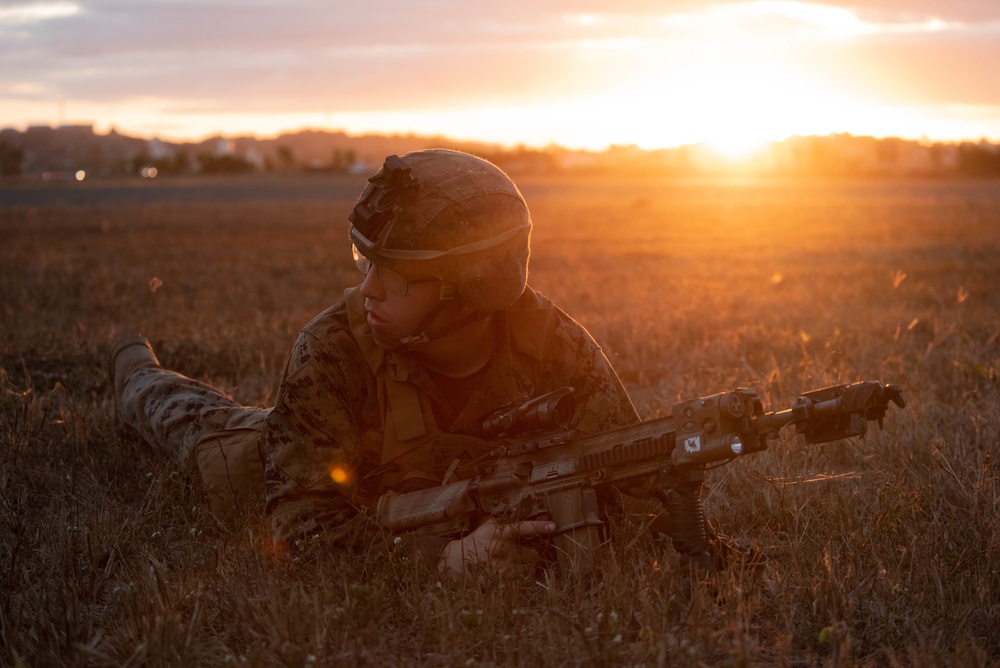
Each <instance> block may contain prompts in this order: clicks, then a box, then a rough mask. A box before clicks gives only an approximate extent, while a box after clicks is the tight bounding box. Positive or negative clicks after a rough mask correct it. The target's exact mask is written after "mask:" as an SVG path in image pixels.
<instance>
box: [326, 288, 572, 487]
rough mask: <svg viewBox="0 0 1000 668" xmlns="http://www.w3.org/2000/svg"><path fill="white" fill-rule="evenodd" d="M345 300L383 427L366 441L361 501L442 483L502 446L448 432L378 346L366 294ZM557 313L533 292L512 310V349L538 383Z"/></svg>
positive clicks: (351, 294) (427, 401)
mask: <svg viewBox="0 0 1000 668" xmlns="http://www.w3.org/2000/svg"><path fill="white" fill-rule="evenodd" d="M344 301H345V303H346V305H347V316H348V322H349V325H350V328H351V333H352V334H353V335H354V338H355V340H356V341H357V343H358V346H359V347H360V348H361V351H362V353H363V354H364V357H365V359H366V360H367V362H368V365H369V367H370V368H371V371H372V373H373V374H374V376H375V380H376V387H377V392H378V396H377V399H378V407H379V414H380V417H381V421H382V425H383V436H382V442H381V444H378V443H377V439H372V438H362V443H363V445H362V453H361V460H362V466H363V467H364V468H365V469H367V471H366V472H365V473H364V474H362V476H361V479H360V480H359V481H358V486H357V488H356V490H355V497H356V499H355V500H356V501H357V502H358V503H360V504H363V505H369V504H371V503H373V502H374V501H375V500H376V499H377V498H378V496H380V495H381V494H382V493H384V492H385V491H387V490H390V489H393V490H396V491H401V492H405V491H413V490H416V489H422V488H426V487H431V486H434V485H440V484H442V483H443V482H446V481H447V480H449V479H450V477H451V476H454V475H455V474H456V471H457V470H458V469H457V467H459V466H461V465H464V464H468V463H470V462H471V461H473V460H474V459H476V458H478V457H481V456H482V455H485V454H487V453H488V452H489V451H490V450H492V449H493V448H494V447H495V446H496V444H495V443H490V442H488V441H484V440H482V439H479V438H476V437H473V436H466V435H463V434H452V433H447V432H444V431H442V430H441V429H440V428H439V427H438V425H437V421H436V420H435V418H434V413H433V410H432V407H431V402H430V399H429V398H428V397H427V396H426V394H425V393H423V392H421V391H420V389H419V388H418V387H417V386H416V385H415V384H413V383H411V382H409V379H408V378H407V372H406V370H405V369H399V368H397V367H395V366H394V365H392V364H390V363H388V361H387V354H386V350H385V349H384V348H382V347H381V346H379V345H378V344H376V343H375V340H374V338H373V337H372V335H371V330H370V329H369V327H368V324H367V322H366V319H365V308H364V297H363V296H362V295H361V293H360V291H359V290H358V289H357V288H350V289H348V290H347V291H346V292H345V293H344ZM556 312H557V310H556V308H555V307H554V306H552V304H551V303H550V302H548V301H547V300H545V299H544V298H543V297H541V296H539V295H538V294H536V293H535V292H533V291H532V290H530V289H528V290H525V293H524V294H523V295H522V297H521V298H520V299H519V300H518V302H516V304H515V306H514V307H513V308H512V309H511V310H510V311H509V312H508V324H509V331H510V343H511V346H512V347H513V348H514V349H515V350H517V351H519V352H521V353H524V354H525V357H524V359H527V360H529V362H528V366H529V368H528V370H527V371H528V375H529V377H530V378H531V379H532V382H534V383H536V385H537V381H538V378H539V375H540V372H541V369H542V364H543V362H544V359H545V350H546V345H547V344H548V341H549V339H550V337H551V335H552V332H553V331H554V330H555V326H556V322H557V318H556ZM497 408H500V407H499V406H497ZM373 441H375V442H373Z"/></svg>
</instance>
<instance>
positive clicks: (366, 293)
mask: <svg viewBox="0 0 1000 668" xmlns="http://www.w3.org/2000/svg"><path fill="white" fill-rule="evenodd" d="M349 219H350V221H351V223H352V227H351V230H350V238H351V241H352V242H353V253H354V259H355V262H356V263H357V266H358V269H359V270H360V271H361V273H362V274H363V275H364V279H363V280H362V282H361V284H360V285H358V286H357V287H352V288H350V289H348V290H346V292H345V293H344V299H343V301H341V302H339V303H338V304H336V305H334V306H333V307H331V308H330V309H328V310H326V311H325V312H323V313H321V314H320V315H318V316H317V317H316V318H315V319H314V320H313V321H312V322H310V323H309V324H307V325H306V326H305V327H304V328H303V329H302V331H301V333H300V335H299V337H298V340H297V341H296V342H295V345H294V347H293V348H292V351H291V354H290V355H289V358H288V362H287V365H286V367H285V370H284V373H283V375H282V379H281V383H280V386H279V389H278V393H277V399H276V405H275V407H274V408H273V409H254V408H248V407H244V406H240V405H238V404H236V403H235V402H234V401H233V400H232V399H230V398H229V397H228V396H226V395H225V394H223V393H222V392H220V391H219V390H217V389H216V388H213V387H210V386H208V385H206V384H204V383H201V382H199V381H196V380H194V379H190V378H187V377H185V376H182V375H180V374H177V373H174V372H172V371H167V370H165V369H163V368H162V367H161V366H160V364H159V362H158V361H157V359H156V356H155V354H154V353H153V350H152V348H151V347H150V345H149V343H148V341H147V340H146V339H144V338H142V337H128V338H126V339H122V340H120V341H118V342H117V343H116V344H115V346H114V347H113V348H112V354H111V375H112V384H113V386H114V391H115V406H116V411H117V412H118V413H119V415H120V418H121V420H122V421H123V422H124V423H125V424H127V425H130V426H131V427H133V428H134V429H136V430H137V431H138V433H139V434H140V435H141V437H142V438H143V439H144V440H146V441H147V442H149V443H150V444H152V445H153V446H155V447H158V448H160V449H163V450H165V451H167V452H170V453H173V455H175V456H176V457H177V458H178V459H179V460H180V462H181V464H182V465H185V466H187V465H190V466H192V467H193V466H195V462H196V463H197V468H198V469H199V471H200V473H201V476H202V478H203V480H204V481H205V483H206V486H207V489H208V490H209V492H210V494H211V495H212V497H213V504H214V506H215V507H216V509H217V510H219V511H222V512H224V511H225V509H226V508H227V507H229V506H230V505H231V504H232V503H234V502H235V501H236V500H238V499H239V498H240V497H241V496H245V495H248V494H249V495H254V494H256V495H259V496H262V497H263V498H264V503H265V512H266V513H267V515H268V517H269V519H270V522H271V527H272V530H273V539H274V542H275V544H276V546H277V547H278V548H283V547H284V546H287V545H288V544H289V543H290V542H294V541H295V540H297V539H300V538H303V537H306V536H309V535H312V534H316V533H321V534H325V535H326V536H328V537H330V538H331V539H332V540H334V541H335V542H336V541H338V540H340V541H342V542H345V543H346V542H348V541H349V540H354V539H355V538H356V536H357V530H358V526H359V525H363V524H364V518H365V513H364V511H365V510H366V509H370V508H371V506H372V504H373V503H374V502H375V501H376V500H377V499H378V498H379V496H380V495H381V494H383V493H384V492H385V491H387V490H396V491H410V490H415V489H420V488H422V487H427V486H430V485H437V484H441V483H442V481H444V480H445V479H446V477H448V476H449V475H450V474H451V472H453V471H454V470H455V468H456V466H457V465H460V464H462V463H467V462H469V461H471V460H472V459H474V458H476V457H477V456H479V455H482V454H484V453H485V452H488V451H489V450H490V449H491V448H492V446H491V445H490V444H489V443H488V442H485V441H483V440H481V439H480V438H478V437H477V436H478V434H479V430H480V427H481V419H482V417H483V416H485V415H488V414H489V413H491V412H492V411H494V410H496V409H498V408H501V407H503V406H506V405H509V404H511V403H512V402H515V401H518V400H524V399H526V398H529V397H532V396H536V395H539V394H541V393H544V392H548V391H551V390H555V389H559V388H561V387H564V386H568V385H569V386H573V387H574V388H576V399H577V404H576V406H577V408H576V412H575V415H574V416H573V419H572V422H571V426H572V427H573V428H575V429H577V430H578V431H580V432H582V433H597V432H601V431H605V430H608V429H612V428H616V427H620V426H625V425H627V424H631V423H634V422H636V421H638V415H637V414H636V411H635V409H634V407H633V405H632V403H631V401H630V399H629V397H628V395H627V393H626V392H625V390H624V388H623V387H622V384H621V382H620V381H619V379H618V377H617V376H616V374H615V372H614V370H613V369H612V367H611V364H610V363H609V362H608V360H607V358H606V357H605V356H604V354H603V353H602V351H601V349H600V347H599V346H598V345H597V343H595V342H594V340H593V339H592V338H591V336H590V335H589V334H588V333H587V331H586V330H585V329H584V328H583V327H582V326H581V325H580V324H578V323H577V322H575V321H574V320H573V319H572V318H570V317H569V316H568V315H566V314H565V313H564V312H563V311H561V310H560V309H558V308H557V307H556V306H554V305H553V304H552V303H551V302H550V301H549V300H548V299H546V298H545V297H543V296H542V295H540V294H539V293H538V292H536V291H535V290H533V289H532V288H530V287H529V286H527V283H526V281H527V267H528V254H529V233H530V231H531V225H532V223H531V218H530V215H529V212H528V207H527V205H526V203H525V201H524V198H523V197H522V196H521V193H520V192H519V191H518V189H517V187H516V186H515V185H514V183H513V182H512V181H511V180H510V179H509V178H508V177H507V175H506V174H504V173H503V172H502V171H501V170H500V169H499V168H497V167H496V166H495V165H493V164H491V163H489V162H487V161H485V160H482V159H480V158H477V157H474V156H471V155H468V154H465V153H460V152H455V151H448V150H427V151H417V152H413V153H408V154H406V155H404V156H403V157H402V158H399V157H397V156H390V157H388V158H387V159H386V160H385V164H384V165H383V166H382V168H381V169H380V170H379V171H378V172H377V173H376V174H375V175H374V176H372V177H371V178H370V179H369V183H368V185H367V186H366V188H365V189H364V191H363V192H362V193H361V196H360V198H359V199H358V202H357V205H356V206H355V208H354V211H353V213H351V215H350V216H349ZM553 529H554V525H553V524H552V523H550V522H548V521H545V520H529V521H523V522H519V523H515V524H512V525H510V526H504V527H500V526H498V525H496V524H495V523H494V522H493V521H492V520H487V521H486V522H484V523H483V524H482V525H480V526H479V527H477V528H476V529H475V530H473V531H472V532H471V533H470V534H469V535H468V536H467V537H465V538H464V539H462V540H450V539H447V538H438V537H433V536H426V535H407V536H405V537H403V539H404V540H405V541H406V546H408V549H412V550H413V551H414V552H415V553H416V554H423V555H425V556H426V557H427V558H430V559H432V560H436V561H437V563H438V564H439V565H440V566H441V567H442V568H444V569H446V570H451V571H456V572H462V571H465V570H466V569H467V568H469V567H470V566H472V565H475V564H487V565H488V566H489V567H492V568H495V569H498V570H503V569H505V568H507V567H512V566H515V567H516V566H519V565H524V564H531V563H533V562H534V561H536V560H537V558H538V554H537V552H536V551H535V550H534V549H531V548H529V547H525V546H524V545H523V544H522V543H521V542H519V540H520V539H522V538H524V537H527V536H534V535H541V534H546V533H549V532H551V531H552V530H553ZM361 531H362V532H363V529H362V530H361Z"/></svg>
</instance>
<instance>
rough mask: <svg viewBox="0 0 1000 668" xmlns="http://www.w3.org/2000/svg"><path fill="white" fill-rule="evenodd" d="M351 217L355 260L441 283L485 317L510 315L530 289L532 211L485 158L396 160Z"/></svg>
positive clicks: (415, 155) (448, 155) (419, 155)
mask: <svg viewBox="0 0 1000 668" xmlns="http://www.w3.org/2000/svg"><path fill="white" fill-rule="evenodd" d="M348 218H349V220H350V221H351V223H352V227H351V232H350V236H351V241H352V242H353V243H354V252H355V254H356V256H357V255H360V256H362V257H363V258H367V259H368V260H370V261H371V262H373V263H374V264H376V265H379V266H380V267H385V268H387V269H391V270H393V271H396V272H398V273H400V274H402V275H404V276H421V277H424V276H434V277H437V278H440V279H442V280H443V281H444V282H445V283H446V284H451V285H454V286H455V289H456V290H457V291H458V293H459V294H460V295H461V297H462V298H464V299H465V300H466V301H467V302H468V303H469V304H470V305H471V306H472V307H473V308H474V309H475V310H476V311H477V312H479V313H483V314H486V313H491V312H493V311H499V310H503V309H506V308H507V307H508V306H510V305H511V304H513V303H514V301H515V300H517V298H518V297H520V295H521V293H522V292H523V291H524V287H525V283H526V281H527V273H528V252H529V251H528V245H529V235H530V232H531V217H530V215H529V213H528V206H527V204H526V203H525V201H524V198H523V197H522V196H521V193H520V191H519V190H518V189H517V186H516V185H514V182H513V181H511V179H510V178H509V177H508V176H507V175H506V174H505V173H504V172H503V171H502V170H501V169H500V168H499V167H497V166H496V165H494V164H492V163H490V162H488V161H486V160H484V159H482V158H478V157H476V156H473V155H470V154H468V153H462V152H460V151H451V150H446V149H429V150H423V151H414V152H411V153H407V154H405V155H404V156H403V157H401V158H400V157H398V156H396V155H391V156H389V157H388V158H386V160H385V163H384V164H383V166H382V168H381V169H380V170H379V171H378V172H376V173H375V175H374V176H372V177H371V178H370V179H368V185H367V186H366V187H365V189H364V191H363V192H362V193H361V196H360V197H359V198H358V202H357V205H356V206H355V207H354V211H353V212H352V213H351V214H350V216H348Z"/></svg>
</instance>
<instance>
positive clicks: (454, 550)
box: [440, 517, 556, 573]
mask: <svg viewBox="0 0 1000 668" xmlns="http://www.w3.org/2000/svg"><path fill="white" fill-rule="evenodd" d="M555 530H556V524H555V522H552V521H550V520H524V521H522V522H514V523H512V524H505V525H503V526H500V525H498V524H497V523H496V521H495V520H494V519H493V518H492V517H491V518H489V519H487V520H486V521H485V522H483V523H482V524H480V525H479V526H478V527H476V528H475V529H474V530H473V531H472V532H471V533H469V535H467V536H465V537H464V538H459V539H458V540H453V541H451V542H450V543H448V544H447V545H446V546H445V548H444V550H442V552H441V561H440V567H441V568H442V569H443V570H445V571H450V572H453V573H466V572H478V571H479V570H481V569H479V568H478V567H479V566H480V565H483V566H485V567H486V568H488V569H490V570H494V571H498V572H504V571H509V570H512V569H519V568H527V567H531V566H533V565H534V564H535V563H536V562H537V561H538V559H539V555H538V550H536V549H534V548H533V547H529V546H527V545H523V544H521V543H519V542H518V541H519V540H520V539H522V538H528V537H531V536H542V535H545V534H549V533H552V532H553V531H555Z"/></svg>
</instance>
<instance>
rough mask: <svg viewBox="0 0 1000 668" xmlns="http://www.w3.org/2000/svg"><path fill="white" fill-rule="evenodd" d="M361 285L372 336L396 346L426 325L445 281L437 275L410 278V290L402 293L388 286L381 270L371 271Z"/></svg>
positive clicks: (381, 341)
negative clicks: (411, 279)
mask: <svg viewBox="0 0 1000 668" xmlns="http://www.w3.org/2000/svg"><path fill="white" fill-rule="evenodd" d="M360 289H361V294H362V295H363V296H364V298H365V313H366V318H367V322H368V326H369V327H370V328H371V331H372V336H373V337H374V339H375V343H377V344H378V345H380V346H382V347H384V348H395V347H396V346H398V345H399V340H400V339H402V338H403V337H406V336H410V335H412V334H417V333H418V332H417V328H418V327H421V326H425V327H426V325H427V324H428V323H425V322H424V320H425V319H426V318H427V315H428V314H429V313H430V312H431V311H432V310H434V309H435V308H436V307H437V305H438V303H439V302H440V298H441V281H439V280H437V279H433V280H418V281H410V282H409V285H408V286H407V289H406V294H405V295H399V294H395V293H394V292H390V291H389V290H387V289H386V287H385V285H384V284H383V283H382V280H381V278H380V277H379V272H378V271H369V272H368V274H367V275H366V276H365V280H364V281H362V283H361V286H360Z"/></svg>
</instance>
